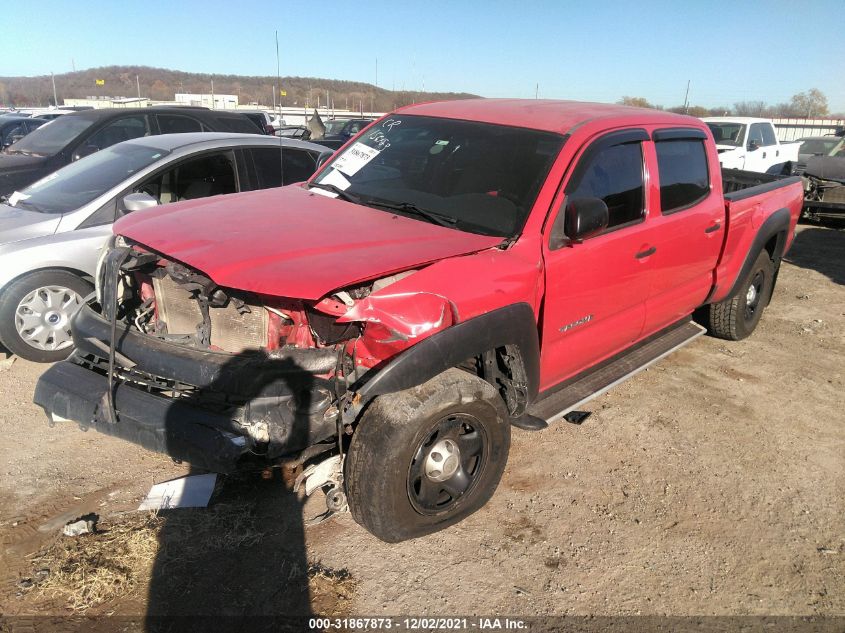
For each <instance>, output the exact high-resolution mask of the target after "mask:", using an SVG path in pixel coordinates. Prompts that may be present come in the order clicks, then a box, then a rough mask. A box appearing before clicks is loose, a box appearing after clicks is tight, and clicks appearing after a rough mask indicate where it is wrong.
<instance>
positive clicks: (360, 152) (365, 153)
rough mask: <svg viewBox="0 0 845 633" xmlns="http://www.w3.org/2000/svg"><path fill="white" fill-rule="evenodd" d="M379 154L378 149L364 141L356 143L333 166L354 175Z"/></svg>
mask: <svg viewBox="0 0 845 633" xmlns="http://www.w3.org/2000/svg"><path fill="white" fill-rule="evenodd" d="M378 155H379V151H378V150H377V149H375V148H372V147H368V146H366V145H364V144H363V143H355V144H354V145H353V146H352V147H350V148H349V149H348V150H346V151H345V152H343V154H342V155H341V156H339V157H338V159H337V160H336V161H335V162H333V163H332V167H334V168H335V169H337V170H338V171H340V172H343V173H344V174H346V175H347V176H354V175H355V174H357V173H358V170H360V169H361V168H362V167H363V166H364V165H366V164H367V163H369V162H370V161H371V160H373V159H374V158H375V157H376V156H378Z"/></svg>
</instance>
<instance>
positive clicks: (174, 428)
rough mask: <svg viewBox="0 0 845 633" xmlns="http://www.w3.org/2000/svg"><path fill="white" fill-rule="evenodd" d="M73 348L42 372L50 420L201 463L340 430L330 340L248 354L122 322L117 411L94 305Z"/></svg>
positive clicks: (292, 446)
mask: <svg viewBox="0 0 845 633" xmlns="http://www.w3.org/2000/svg"><path fill="white" fill-rule="evenodd" d="M73 337H74V343H75V345H76V351H75V352H74V354H73V355H72V356H71V358H70V359H68V360H67V361H64V362H61V363H58V364H56V365H54V366H53V367H51V368H50V369H49V370H47V372H45V373H44V374H43V375H42V377H41V378H40V379H39V381H38V384H37V386H36V389H35V397H34V401H35V403H36V404H38V405H39V406H41V407H43V408H44V410H45V412H46V413H47V415H48V416H50V417H51V419H53V420H57V419H66V420H72V421H75V422H78V423H79V424H80V425H81V426H82V427H83V428H86V427H90V428H94V429H96V430H97V431H99V432H101V433H104V434H106V435H112V436H115V437H119V438H122V439H125V440H128V441H130V442H133V443H135V444H139V445H141V446H143V447H144V448H147V449H149V450H153V451H156V452H160V453H166V454H167V455H170V456H171V457H173V458H175V459H180V460H183V461H186V462H189V463H191V464H194V465H196V466H199V467H201V468H205V469H207V470H212V471H215V472H229V471H232V470H235V469H237V468H238V466H239V465H240V464H242V463H243V460H244V458H245V457H247V456H249V460H250V462H252V463H254V461H255V459H256V455H258V456H259V457H258V459H260V458H261V457H263V458H265V459H269V460H273V459H276V458H279V457H284V456H288V455H293V454H296V453H298V452H300V451H302V450H304V449H305V448H307V447H309V446H311V445H313V444H316V443H318V442H320V441H323V440H325V439H328V438H330V437H331V436H333V435H334V434H335V429H336V409H335V408H334V405H335V402H334V389H333V384H332V383H331V382H329V381H328V380H325V379H322V378H319V375H321V374H326V373H329V372H330V371H331V370H332V369H333V368H334V366H335V363H336V356H335V352H334V351H333V350H323V349H292V350H277V351H273V352H267V351H266V350H265V351H251V352H244V353H241V354H231V353H226V352H216V351H209V350H203V349H197V348H192V347H188V346H186V345H180V344H177V343H172V342H169V341H164V340H161V339H158V338H155V337H152V336H148V335H145V334H143V333H141V332H139V331H137V330H135V329H132V328H129V327H127V326H126V325H125V324H122V323H121V324H118V327H117V332H116V336H115V341H116V343H115V346H114V349H115V367H116V369H115V378H114V382H113V385H112V394H113V402H114V411H115V418H116V419H115V420H114V421H111V420H110V416H109V414H108V405H107V400H106V394H107V393H108V389H109V380H108V377H107V375H106V374H107V372H106V370H105V367H107V365H108V363H107V361H106V360H105V359H106V358H107V357H108V352H109V342H108V341H109V340H110V325H109V323H108V321H107V320H106V319H105V318H103V317H102V316H101V315H100V314H98V313H96V312H94V310H92V309H91V308H90V307H89V306H83V307H82V309H81V310H80V311H79V312H78V313H77V314H76V316H75V317H74V321H73Z"/></svg>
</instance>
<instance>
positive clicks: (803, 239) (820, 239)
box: [784, 227, 845, 285]
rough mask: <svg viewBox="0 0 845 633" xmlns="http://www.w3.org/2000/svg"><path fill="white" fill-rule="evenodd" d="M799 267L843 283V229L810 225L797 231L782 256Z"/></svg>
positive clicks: (844, 233)
mask: <svg viewBox="0 0 845 633" xmlns="http://www.w3.org/2000/svg"><path fill="white" fill-rule="evenodd" d="M784 259H785V260H786V261H787V262H789V263H790V264H792V265H794V266H800V267H801V268H809V269H811V270H815V271H816V272H819V273H821V274H823V275H825V276H826V277H827V278H828V279H830V280H831V281H832V282H834V283H837V284H840V285H845V230H837V229H833V228H820V227H810V228H805V229H804V230H803V231H799V232H798V234H797V235H796V236H795V242H794V243H793V244H792V248H791V249H790V250H789V252H788V253H787V254H786V257H785V258H784Z"/></svg>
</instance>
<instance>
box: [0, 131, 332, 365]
mask: <svg viewBox="0 0 845 633" xmlns="http://www.w3.org/2000/svg"><path fill="white" fill-rule="evenodd" d="M327 154H331V150H327V149H326V148H325V147H323V146H321V145H314V144H312V143H305V142H302V141H296V140H291V139H280V138H272V137H269V138H268V137H261V136H257V135H251V134H221V133H194V134H168V135H162V136H150V137H145V138H139V139H134V140H131V141H126V142H124V143H119V144H117V145H114V146H112V147H110V148H108V149H105V150H102V151H100V152H97V153H95V154H92V155H91V156H88V157H86V158H83V159H81V160H79V161H77V162H75V163H72V164H71V165H68V166H67V167H64V168H62V169H60V170H59V171H57V172H55V173H53V174H51V175H49V176H47V177H45V178H43V179H41V180H39V181H38V182H36V183H34V184H32V185H30V186H29V187H27V188H26V189H24V190H23V191H20V192H15V193H13V194H12V195H10V196H8V198H7V199H5V200H4V201H3V203H2V204H0V343H2V345H3V346H5V347H6V348H7V349H8V350H10V351H11V352H13V353H15V354H18V355H19V356H21V357H22V358H26V359H28V360H33V361H37V362H52V361H57V360H61V359H62V358H65V357H66V356H67V355H68V354H69V353H70V351H71V349H72V347H73V340H72V338H71V335H70V317H71V316H72V315H73V313H74V311H75V310H76V309H77V307H78V306H79V305H80V303H81V301H82V298H83V297H84V296H85V295H87V294H89V293H90V292H91V291H92V289H93V286H92V283H91V282H92V279H93V277H94V274H95V269H96V265H97V259H98V257H99V254H100V250H101V249H102V247H103V245H104V244H105V243H106V241H107V239H108V238H109V237H110V236H111V233H112V230H111V227H112V223H114V221H115V220H117V219H119V218H120V217H121V216H123V215H125V214H127V213H132V212H139V211H141V210H142V209H144V208H147V207H152V206H156V205H160V204H168V203H171V202H178V201H181V200H190V199H196V198H204V197H208V196H215V195H222V194H229V193H237V192H240V191H249V190H254V189H266V188H269V187H279V186H282V185H287V184H291V183H294V182H299V181H302V180H306V179H307V178H309V177H310V176H311V174H312V173H313V172H314V171H315V169H316V168H317V165H318V164H319V163H320V161H321V159H325V157H326V156H327Z"/></svg>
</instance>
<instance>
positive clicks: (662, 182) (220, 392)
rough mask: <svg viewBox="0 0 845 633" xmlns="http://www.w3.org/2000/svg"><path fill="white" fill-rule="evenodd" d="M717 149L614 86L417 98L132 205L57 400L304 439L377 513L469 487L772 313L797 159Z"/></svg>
mask: <svg viewBox="0 0 845 633" xmlns="http://www.w3.org/2000/svg"><path fill="white" fill-rule="evenodd" d="M748 180H749V179H748V177H747V176H744V175H743V172H728V171H725V172H722V171H720V168H719V159H718V154H717V151H716V146H715V145H714V142H713V137H712V136H711V133H710V131H709V129H708V128H707V126H706V124H705V123H703V122H702V121H700V120H698V119H694V118H692V117H686V116H680V115H674V114H669V113H665V112H659V111H655V110H643V109H636V108H628V107H623V106H616V105H599V104H584V103H573V102H556V101H516V100H483V99H481V100H467V101H454V102H448V103H428V104H422V105H414V106H410V107H407V108H402V109H400V110H398V111H396V112H394V113H392V114H390V115H388V116H385V117H383V118H382V119H380V120H378V121H376V122H374V123H373V124H371V125H370V126H369V127H368V128H366V129H365V130H364V131H362V132H361V133H360V134H359V135H358V136H356V137H355V138H353V139H351V140H350V141H349V142H348V143H347V144H346V145H345V146H344V147H343V148H342V149H341V150H340V151H339V152H338V153H337V154H335V155H334V156H333V157H332V158H331V159H330V160H329V161H328V162H327V163H325V164H324V165H323V166H322V167H321V169H319V170H318V172H317V173H316V175H315V176H314V177H313V178H311V180H310V181H309V182H307V183H303V184H299V185H293V186H289V187H285V188H281V189H276V190H267V191H257V192H250V193H243V194H236V195H230V196H220V197H216V198H209V199H205V200H201V201H200V200H198V201H191V202H184V203H180V204H173V205H168V206H167V207H166V208H161V209H151V210H147V211H144V212H139V213H136V214H132V215H129V216H127V217H125V218H124V219H122V220H121V221H120V222H118V223H117V225H116V226H115V233H116V237H115V238H114V240H113V243H112V244H111V246H110V248H109V249H108V250H107V252H106V253H104V256H103V258H102V259H101V265H100V267H99V272H98V275H97V277H98V278H97V296H96V298H91V299H90V300H89V303H88V305H86V306H85V307H83V308H82V309H81V310H80V311H79V312H78V313H77V315H76V317H75V323H74V330H73V334H74V340H75V343H76V351H75V352H74V353H73V355H72V356H71V357H70V358H69V359H68V360H67V361H64V362H62V363H59V364H57V365H54V366H53V367H52V368H51V369H50V370H48V371H47V372H46V373H45V374H44V375H43V377H42V378H41V379H40V381H39V383H38V386H37V389H36V393H35V402H36V403H38V404H39V405H41V406H42V407H43V408H44V409H45V410H46V411H47V413H48V416H50V419H51V420H53V421H55V420H62V419H70V420H74V421H77V422H79V423H80V424H81V425H82V426H83V427H93V428H96V429H97V430H98V431H101V432H103V433H107V434H110V435H114V436H118V437H122V438H125V439H127V440H129V441H132V442H135V443H138V444H141V445H143V446H145V447H147V448H149V449H152V450H156V451H161V452H165V453H168V454H170V455H171V456H173V457H174V458H176V459H182V460H186V461H189V462H191V463H192V464H195V465H197V466H199V467H202V468H206V469H210V470H213V471H218V472H228V471H231V470H234V469H243V468H266V467H268V466H272V465H282V464H286V465H288V466H299V465H305V466H308V468H307V469H306V471H305V473H304V476H305V477H306V487H309V481H308V480H310V484H311V485H310V489H311V490H313V489H315V488H319V487H322V488H323V489H324V490H326V491H327V503H328V505H329V508H330V509H334V510H338V509H342V508H345V507H347V506H348V507H349V509H350V510H351V512H352V514H353V517H354V518H355V520H357V521H358V522H359V523H360V524H361V525H363V526H364V527H366V528H367V529H368V530H370V531H371V532H372V533H373V534H375V535H376V536H378V537H379V538H381V539H383V540H385V541H393V542H395V541H400V540H403V539H408V538H413V537H416V536H420V535H422V534H426V533H430V532H433V531H435V530H438V529H441V528H443V527H445V526H448V525H451V524H453V523H455V522H457V521H459V520H461V519H462V518H464V517H466V516H467V515H469V514H470V513H472V512H474V511H475V510H476V509H478V508H480V507H481V506H482V505H483V504H484V503H485V502H486V501H487V500H488V499H489V498H490V496H491V495H492V494H493V492H494V490H495V488H496V486H497V484H498V482H499V479H500V477H501V475H502V471H503V470H504V467H505V463H506V460H507V456H508V450H509V446H510V437H511V427H512V426H515V427H517V428H521V429H527V430H542V429H543V428H544V427H545V426H546V425H547V424H548V423H550V422H551V421H556V420H559V419H561V418H562V417H563V416H564V415H565V414H566V413H567V412H569V411H572V410H573V409H575V408H576V407H579V406H581V405H582V404H583V403H584V402H586V401H587V400H589V399H590V398H591V397H594V396H595V395H597V394H600V393H602V392H604V391H605V390H607V389H608V388H610V387H611V386H613V385H614V384H616V383H618V382H620V381H621V380H623V379H625V378H626V377H628V376H630V375H632V374H633V373H635V372H636V371H638V370H639V369H642V368H643V367H645V366H647V365H648V364H649V363H651V362H654V361H655V360H656V359H659V358H662V357H663V356H665V355H666V354H668V353H669V352H671V351H672V350H674V349H677V348H678V347H680V346H681V345H683V344H684V343H686V342H688V341H690V340H692V339H693V338H695V337H696V336H698V335H699V334H701V333H702V332H703V331H704V328H703V327H701V326H700V325H697V324H696V323H695V322H694V321H693V320H692V318H691V315H692V314H693V313H694V312H696V311H697V313H698V314H700V315H701V317H702V318H703V319H704V320H705V321H706V324H707V327H708V328H709V330H710V332H711V333H712V334H713V335H715V336H718V337H722V338H726V339H731V340H738V339H741V338H743V337H746V336H748V335H749V334H750V333H751V332H752V331H753V330H754V328H755V327H756V325H757V323H758V321H759V319H760V316H761V314H762V312H763V309H764V308H765V306H766V305H767V304H768V302H769V300H770V298H771V296H772V290H773V288H774V285H775V282H776V280H777V274H778V268H779V266H780V262H781V258H782V256H783V254H784V253H785V252H786V250H787V248H789V246H790V244H791V242H792V239H793V237H794V229H795V225H796V222H797V220H798V215H799V213H800V210H801V204H802V197H803V192H802V186H801V182H800V179H799V178H785V179H781V180H777V181H773V182H769V183H766V184H763V185H757V186H751V187H749V186H747V182H748Z"/></svg>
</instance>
